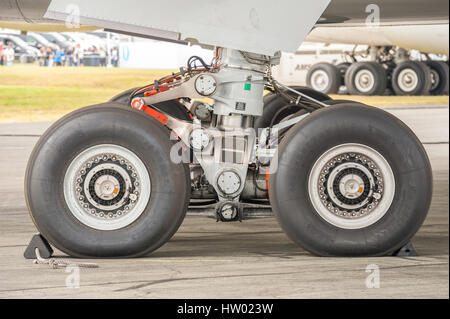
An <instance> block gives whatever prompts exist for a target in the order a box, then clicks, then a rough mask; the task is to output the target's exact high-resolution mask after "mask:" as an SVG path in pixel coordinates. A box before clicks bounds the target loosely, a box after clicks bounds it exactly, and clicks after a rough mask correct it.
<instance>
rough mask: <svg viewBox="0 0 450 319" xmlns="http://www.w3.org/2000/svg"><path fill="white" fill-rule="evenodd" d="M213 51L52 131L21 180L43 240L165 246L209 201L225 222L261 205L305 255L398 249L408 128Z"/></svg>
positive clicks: (412, 153) (415, 165)
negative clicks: (199, 203)
mask: <svg viewBox="0 0 450 319" xmlns="http://www.w3.org/2000/svg"><path fill="white" fill-rule="evenodd" d="M217 52H218V54H217V56H216V62H215V63H214V64H212V65H206V64H205V63H204V61H203V60H201V59H200V58H198V57H193V58H191V59H190V60H189V61H190V63H189V64H188V69H187V71H186V70H180V72H179V73H176V74H174V75H172V76H168V77H166V78H163V79H161V80H160V81H156V82H155V84H153V85H149V86H147V87H143V88H138V89H131V90H128V91H125V92H124V93H122V94H120V95H118V96H116V97H115V98H113V99H112V101H110V102H107V103H104V104H100V105H96V106H91V107H86V108H83V109H80V110H77V111H75V112H73V113H71V114H69V115H67V116H65V117H63V118H62V119H60V120H59V121H57V122H56V123H55V124H54V125H52V127H51V128H50V129H49V130H48V131H47V132H46V133H45V134H44V135H43V136H42V137H41V139H40V140H39V142H38V143H37V145H36V147H35V149H34V151H33V152H32V154H31V157H30V160H29V164H28V168H27V172H26V181H25V188H26V190H25V193H26V200H27V204H28V208H29V211H30V214H31V216H32V218H33V221H34V222H35V224H36V227H37V228H38V230H39V231H40V233H41V234H42V236H44V237H45V238H46V239H47V240H48V241H49V242H50V243H51V244H53V245H54V246H55V247H56V248H58V249H60V250H62V251H63V252H65V253H67V254H69V255H72V256H77V257H136V256H142V255H145V254H147V253H149V252H151V251H154V250H155V249H157V248H159V247H160V246H161V245H163V244H164V243H165V242H167V241H168V240H169V239H170V238H171V237H172V235H173V234H174V233H175V232H176V231H177V229H178V227H179V226H180V225H181V223H182V221H183V219H184V217H185V214H186V211H187V208H188V205H189V202H190V201H191V202H192V200H198V199H208V201H210V202H211V201H215V202H216V203H217V207H216V215H215V217H216V220H217V221H222V222H231V221H241V220H242V219H243V218H244V217H245V214H244V212H243V205H242V203H243V202H244V201H246V200H261V199H270V204H271V206H272V210H273V212H274V214H275V216H276V217H277V219H278V221H279V223H280V225H281V227H282V228H283V230H284V231H285V232H286V233H287V235H288V236H289V237H290V238H291V239H292V240H293V241H294V242H295V243H297V244H299V245H300V246H302V247H304V248H305V249H307V250H308V251H310V252H312V253H314V254H317V255H322V256H380V255H385V254H391V253H392V252H394V251H396V250H398V249H399V248H400V247H402V246H403V245H405V244H406V243H407V242H408V241H409V240H410V239H411V237H412V236H413V235H414V234H415V233H416V232H417V230H418V229H419V227H420V226H421V224H422V222H423V220H424V219H425V216H426V214H427V212H428V208H429V205H430V199H431V190H432V187H431V185H432V176H431V169H430V163H429V161H428V158H427V155H426V153H425V151H424V149H423V147H422V145H421V144H420V142H419V141H418V139H417V137H415V135H414V134H413V133H412V132H411V130H410V129H409V128H408V127H406V126H405V125H404V124H403V123H402V122H400V121H399V120H398V119H396V118H394V117H393V116H391V115H390V114H388V113H386V112H384V111H382V110H380V109H377V108H373V107H368V106H365V105H363V104H360V103H355V102H351V101H346V100H331V99H330V97H329V96H327V95H326V94H323V93H320V92H317V91H315V90H312V89H309V88H304V87H287V86H284V85H282V84H280V83H278V82H277V81H275V80H274V79H273V78H272V77H271V74H270V68H269V67H268V66H271V65H272V63H276V61H277V58H276V57H267V56H259V55H252V54H250V53H245V52H240V51H235V50H227V49H219V50H218V51H217ZM195 61H197V62H198V61H200V62H201V64H202V67H201V68H198V67H196V65H195ZM231 62H232V63H231ZM236 64H237V65H238V66H239V67H236V66H235V65H236ZM364 70H365V69H364V68H363V69H361V70H359V69H358V70H354V71H355V72H356V73H355V74H357V73H360V72H362V71H364ZM360 75H361V76H362V75H364V72H362V73H361V74H360ZM265 89H268V90H270V91H272V93H270V94H268V95H266V96H265V97H264V98H263V92H264V90H265ZM205 96H206V97H209V98H211V99H213V100H214V101H216V102H215V104H213V105H209V104H206V102H202V101H201V99H203V98H204V97H205ZM196 99H197V100H196ZM199 100H200V101H199ZM200 118H203V119H208V121H206V122H201V121H199V119H200ZM255 129H256V130H255ZM255 131H261V133H262V134H258V135H255ZM258 133H259V132H258ZM277 133H279V134H277ZM174 150H175V151H174ZM180 152H181V154H182V155H186V154H187V155H189V156H188V158H187V159H188V160H187V161H186V158H185V157H181V158H180V157H178V156H177V155H180V154H179V153H180Z"/></svg>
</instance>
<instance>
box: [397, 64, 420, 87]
mask: <svg viewBox="0 0 450 319" xmlns="http://www.w3.org/2000/svg"><path fill="white" fill-rule="evenodd" d="M397 84H398V86H399V87H400V89H402V91H404V92H412V91H414V90H415V89H416V87H417V85H418V84H419V76H418V75H417V73H416V72H415V71H414V70H413V69H404V70H402V71H401V72H400V73H399V75H398V80H397Z"/></svg>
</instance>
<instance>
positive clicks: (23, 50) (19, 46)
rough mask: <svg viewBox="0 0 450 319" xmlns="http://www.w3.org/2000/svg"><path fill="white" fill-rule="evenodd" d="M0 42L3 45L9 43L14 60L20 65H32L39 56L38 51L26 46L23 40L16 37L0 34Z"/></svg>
mask: <svg viewBox="0 0 450 319" xmlns="http://www.w3.org/2000/svg"><path fill="white" fill-rule="evenodd" d="M0 41H1V42H3V43H11V45H12V47H13V49H14V52H15V54H14V60H16V61H19V62H20V63H32V62H34V61H36V59H37V58H38V56H39V54H40V53H39V50H38V49H36V48H33V47H32V46H30V45H29V44H27V43H26V42H25V41H24V40H22V39H21V38H20V37H17V36H16V35H11V34H0Z"/></svg>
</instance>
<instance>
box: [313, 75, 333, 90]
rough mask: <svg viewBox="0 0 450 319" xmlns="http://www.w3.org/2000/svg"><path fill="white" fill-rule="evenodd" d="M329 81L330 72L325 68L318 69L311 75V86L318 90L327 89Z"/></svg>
mask: <svg viewBox="0 0 450 319" xmlns="http://www.w3.org/2000/svg"><path fill="white" fill-rule="evenodd" d="M329 83H330V79H329V78H328V74H327V73H326V72H325V71H323V70H317V71H315V72H314V73H313V74H312V76H311V86H312V87H313V89H314V90H316V91H320V92H323V91H325V90H326V89H327V87H328V84H329Z"/></svg>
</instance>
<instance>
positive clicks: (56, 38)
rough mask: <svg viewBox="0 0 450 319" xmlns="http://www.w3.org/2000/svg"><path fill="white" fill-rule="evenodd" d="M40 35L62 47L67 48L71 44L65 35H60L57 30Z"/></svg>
mask: <svg viewBox="0 0 450 319" xmlns="http://www.w3.org/2000/svg"><path fill="white" fill-rule="evenodd" d="M39 35H41V36H42V37H44V38H45V39H47V41H49V42H51V43H54V44H56V45H57V46H59V47H60V48H61V49H65V48H67V47H68V46H69V43H68V42H67V40H66V39H65V38H64V37H63V36H60V35H59V34H58V33H56V32H49V33H39Z"/></svg>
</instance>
